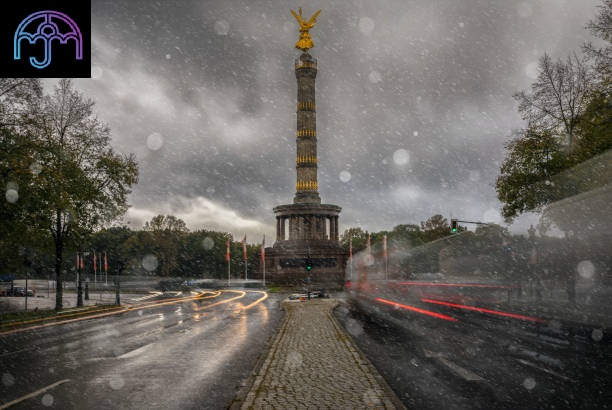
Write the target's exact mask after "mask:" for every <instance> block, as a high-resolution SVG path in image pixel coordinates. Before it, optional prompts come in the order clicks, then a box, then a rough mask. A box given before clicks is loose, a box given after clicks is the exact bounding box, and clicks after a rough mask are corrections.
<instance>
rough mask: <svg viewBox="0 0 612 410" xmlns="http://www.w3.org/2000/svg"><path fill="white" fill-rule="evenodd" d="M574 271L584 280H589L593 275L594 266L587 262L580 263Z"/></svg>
mask: <svg viewBox="0 0 612 410" xmlns="http://www.w3.org/2000/svg"><path fill="white" fill-rule="evenodd" d="M576 270H578V274H579V275H580V276H581V277H583V278H584V279H591V278H592V277H593V275H594V274H595V265H593V262H591V261H589V260H585V261H580V262H579V263H578V266H577V267H576Z"/></svg>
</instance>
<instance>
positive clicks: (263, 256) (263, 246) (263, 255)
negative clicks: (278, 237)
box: [261, 235, 266, 263]
mask: <svg viewBox="0 0 612 410" xmlns="http://www.w3.org/2000/svg"><path fill="white" fill-rule="evenodd" d="M261 261H262V262H264V263H265V262H266V235H264V236H263V239H262V240H261Z"/></svg>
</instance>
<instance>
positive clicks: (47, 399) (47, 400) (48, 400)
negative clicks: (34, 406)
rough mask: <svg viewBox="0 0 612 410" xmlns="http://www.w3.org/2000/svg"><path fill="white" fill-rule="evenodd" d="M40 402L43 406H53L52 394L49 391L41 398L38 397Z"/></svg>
mask: <svg viewBox="0 0 612 410" xmlns="http://www.w3.org/2000/svg"><path fill="white" fill-rule="evenodd" d="M40 402H41V403H42V405H43V406H45V407H51V406H53V396H52V395H50V394H49V393H46V394H45V395H44V396H42V399H40Z"/></svg>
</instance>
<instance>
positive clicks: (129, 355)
mask: <svg viewBox="0 0 612 410" xmlns="http://www.w3.org/2000/svg"><path fill="white" fill-rule="evenodd" d="M151 347H153V343H149V344H146V345H144V346H140V347H139V348H136V349H134V350H130V351H129V352H127V353H124V354H122V355H121V356H117V359H130V358H132V357H134V356H138V355H139V354H141V353H143V352H145V351H147V350H149V349H150V348H151Z"/></svg>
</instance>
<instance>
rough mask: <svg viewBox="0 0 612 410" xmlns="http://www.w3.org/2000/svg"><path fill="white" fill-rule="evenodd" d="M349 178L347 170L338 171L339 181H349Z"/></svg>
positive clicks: (349, 174)
mask: <svg viewBox="0 0 612 410" xmlns="http://www.w3.org/2000/svg"><path fill="white" fill-rule="evenodd" d="M350 180H351V173H350V172H348V171H342V172H340V181H342V182H349V181H350Z"/></svg>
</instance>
